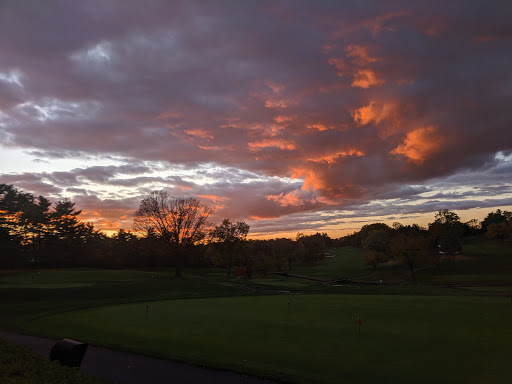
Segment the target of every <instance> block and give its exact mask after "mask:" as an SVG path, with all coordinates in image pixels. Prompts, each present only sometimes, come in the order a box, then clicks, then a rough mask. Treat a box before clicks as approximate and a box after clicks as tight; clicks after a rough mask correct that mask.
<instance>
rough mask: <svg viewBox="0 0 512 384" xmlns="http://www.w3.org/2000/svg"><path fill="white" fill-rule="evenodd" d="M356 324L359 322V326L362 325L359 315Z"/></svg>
mask: <svg viewBox="0 0 512 384" xmlns="http://www.w3.org/2000/svg"><path fill="white" fill-rule="evenodd" d="M357 324H359V326H361V325H363V323H362V322H361V318H360V317H358V318H357Z"/></svg>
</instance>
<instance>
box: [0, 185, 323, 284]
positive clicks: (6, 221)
mask: <svg viewBox="0 0 512 384" xmlns="http://www.w3.org/2000/svg"><path fill="white" fill-rule="evenodd" d="M211 211H212V210H211V208H209V207H208V206H206V205H204V204H202V203H201V202H200V201H199V200H198V199H195V198H177V197H174V196H171V195H169V194H168V193H167V192H166V191H158V192H153V193H151V194H150V195H148V196H147V197H146V198H145V199H143V200H142V201H141V203H140V206H139V209H138V210H137V211H136V212H135V214H134V231H133V232H132V231H127V230H122V229H121V230H119V231H118V232H117V233H115V234H114V235H113V236H110V237H109V236H106V235H105V234H103V233H101V232H100V231H97V230H95V229H94V227H93V225H92V224H90V223H83V222H80V220H79V215H80V213H81V211H79V210H76V209H75V204H74V203H73V202H71V201H69V200H62V201H57V202H56V203H55V204H54V205H52V203H51V202H50V201H49V200H48V199H46V198H45V197H43V196H39V197H34V196H33V195H31V194H28V193H23V192H21V191H19V190H17V189H16V188H14V187H13V186H12V185H5V184H0V267H4V268H5V267H8V268H15V267H23V266H27V265H37V267H41V266H47V267H72V266H90V267H107V268H124V267H129V268H146V267H175V268H176V275H177V276H181V274H182V270H183V268H184V267H203V266H209V265H215V266H218V267H221V268H224V269H225V270H226V272H227V274H228V276H230V275H231V273H232V271H234V270H235V269H238V270H239V271H240V270H243V271H244V274H245V275H246V276H247V277H249V278H250V277H252V276H253V274H254V273H258V274H267V273H269V272H272V271H279V270H283V269H285V268H288V269H291V268H292V266H293V265H295V264H296V263H314V262H317V261H318V260H320V259H321V258H322V257H323V253H324V252H325V250H326V249H327V248H328V247H330V246H331V245H332V244H331V239H329V237H328V236H327V235H326V234H316V235H312V236H304V235H301V234H299V235H298V237H297V239H296V241H292V240H290V239H275V240H258V241H256V240H247V234H248V233H249V226H248V225H247V224H246V223H244V222H237V223H232V222H230V221H229V220H228V219H226V220H224V221H223V222H222V223H221V224H220V225H219V226H213V225H212V224H211V223H209V221H208V218H209V216H210V214H211Z"/></svg>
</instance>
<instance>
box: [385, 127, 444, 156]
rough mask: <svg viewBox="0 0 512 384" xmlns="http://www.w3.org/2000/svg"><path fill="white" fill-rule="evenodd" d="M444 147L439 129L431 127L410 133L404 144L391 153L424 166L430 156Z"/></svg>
mask: <svg viewBox="0 0 512 384" xmlns="http://www.w3.org/2000/svg"><path fill="white" fill-rule="evenodd" d="M441 145H442V138H441V137H440V135H439V132H438V129H437V127H435V126H433V125H430V126H427V127H422V128H418V129H415V130H413V131H411V132H409V133H408V134H407V136H406V138H405V139H404V142H403V144H401V145H399V146H398V147H396V148H395V149H393V150H392V151H391V152H390V153H391V154H394V155H403V156H405V157H407V158H408V159H409V160H410V161H412V162H414V163H416V164H422V163H423V162H424V161H425V160H426V159H427V158H428V157H429V156H430V155H432V154H433V153H435V152H437V150H438V149H439V147H440V146H441Z"/></svg>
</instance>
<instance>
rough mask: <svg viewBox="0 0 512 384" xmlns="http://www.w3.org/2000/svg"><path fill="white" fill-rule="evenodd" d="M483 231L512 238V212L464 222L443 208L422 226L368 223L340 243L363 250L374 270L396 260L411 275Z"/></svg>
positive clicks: (487, 233) (487, 235) (452, 252)
mask: <svg viewBox="0 0 512 384" xmlns="http://www.w3.org/2000/svg"><path fill="white" fill-rule="evenodd" d="M478 234H485V236H486V237H487V238H489V239H502V240H505V239H510V238H511V237H512V212H508V211H501V210H500V209H498V210H496V211H495V212H490V213H489V214H488V215H487V217H486V218H485V219H484V220H483V221H481V222H479V221H478V220H476V219H472V220H470V221H468V222H466V223H462V222H461V221H460V217H459V215H457V214H456V213H455V212H452V211H449V210H447V209H444V210H440V211H438V212H437V213H436V214H435V220H434V222H432V223H430V224H429V225H428V228H423V227H421V226H419V225H418V224H413V225H402V224H401V223H398V222H396V223H393V225H392V227H390V226H388V225H387V224H384V223H374V224H368V225H365V226H363V227H362V228H361V230H360V231H358V232H356V233H353V234H352V235H349V236H347V237H345V239H344V244H346V245H353V246H360V247H363V248H366V249H367V251H368V252H367V254H366V255H365V256H364V262H365V263H366V264H367V265H369V266H372V267H373V268H374V269H377V268H378V267H379V266H380V265H383V264H386V263H389V262H396V263H401V264H403V265H406V266H407V267H408V268H409V271H410V274H411V277H412V278H414V272H415V270H416V269H417V268H419V267H438V266H439V263H440V260H441V257H442V256H443V255H456V254H458V253H459V252H461V250H462V244H461V240H462V237H464V236H474V235H478Z"/></svg>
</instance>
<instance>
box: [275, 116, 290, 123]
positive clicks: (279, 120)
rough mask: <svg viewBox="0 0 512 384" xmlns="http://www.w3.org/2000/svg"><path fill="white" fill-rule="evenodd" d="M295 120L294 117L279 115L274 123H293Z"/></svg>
mask: <svg viewBox="0 0 512 384" xmlns="http://www.w3.org/2000/svg"><path fill="white" fill-rule="evenodd" d="M293 120H294V117H293V116H287V115H278V116H276V117H274V121H275V122H276V123H280V124H282V123H287V122H289V121H293Z"/></svg>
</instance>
